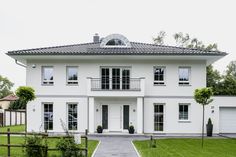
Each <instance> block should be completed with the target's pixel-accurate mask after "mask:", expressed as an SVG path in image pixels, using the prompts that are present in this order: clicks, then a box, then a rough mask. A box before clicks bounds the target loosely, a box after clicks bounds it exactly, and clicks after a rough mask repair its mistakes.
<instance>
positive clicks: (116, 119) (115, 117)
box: [109, 105, 121, 131]
mask: <svg viewBox="0 0 236 157" xmlns="http://www.w3.org/2000/svg"><path fill="white" fill-rule="evenodd" d="M120 113H121V106H120V105H111V106H110V107H109V131H121V114H120Z"/></svg>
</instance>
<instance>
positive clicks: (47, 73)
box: [42, 66, 54, 85]
mask: <svg viewBox="0 0 236 157" xmlns="http://www.w3.org/2000/svg"><path fill="white" fill-rule="evenodd" d="M53 83H54V81H53V67H52V66H44V67H42V84H44V85H53Z"/></svg>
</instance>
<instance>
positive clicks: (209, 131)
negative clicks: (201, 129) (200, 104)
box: [206, 124, 213, 137]
mask: <svg viewBox="0 0 236 157" xmlns="http://www.w3.org/2000/svg"><path fill="white" fill-rule="evenodd" d="M206 128H207V136H209V137H211V136H212V132H213V125H212V124H207V125H206Z"/></svg>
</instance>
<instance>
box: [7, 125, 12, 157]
mask: <svg viewBox="0 0 236 157" xmlns="http://www.w3.org/2000/svg"><path fill="white" fill-rule="evenodd" d="M10 144H11V140H10V128H7V156H8V157H10V156H11V148H10Z"/></svg>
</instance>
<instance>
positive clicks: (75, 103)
mask: <svg viewBox="0 0 236 157" xmlns="http://www.w3.org/2000/svg"><path fill="white" fill-rule="evenodd" d="M71 104H73V105H77V130H73V129H69V119H68V113H69V105H71ZM66 110H67V112H66V119H67V129H68V130H69V131H71V132H73V131H78V129H79V125H78V124H79V122H78V120H79V103H78V102H67V103H66Z"/></svg>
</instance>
